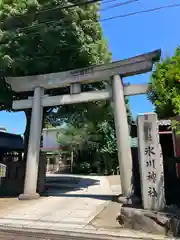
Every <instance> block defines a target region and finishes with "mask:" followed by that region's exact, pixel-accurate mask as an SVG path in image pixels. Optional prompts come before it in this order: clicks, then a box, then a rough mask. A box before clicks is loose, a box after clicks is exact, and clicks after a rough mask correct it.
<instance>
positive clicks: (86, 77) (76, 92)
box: [6, 50, 161, 200]
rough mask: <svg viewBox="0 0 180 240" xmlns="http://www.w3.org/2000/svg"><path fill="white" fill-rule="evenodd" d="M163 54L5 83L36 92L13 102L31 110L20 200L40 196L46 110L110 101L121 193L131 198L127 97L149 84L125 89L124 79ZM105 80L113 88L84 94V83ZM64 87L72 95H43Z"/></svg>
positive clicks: (149, 67)
mask: <svg viewBox="0 0 180 240" xmlns="http://www.w3.org/2000/svg"><path fill="white" fill-rule="evenodd" d="M160 55H161V51H160V50H156V51H154V52H150V53H146V54H143V55H139V56H135V57H132V58H129V59H126V60H121V61H117V62H112V63H109V64H105V65H97V66H91V67H88V68H83V69H76V70H72V71H66V72H59V73H50V74H44V75H37V76H25V77H7V78H6V82H7V83H9V84H10V85H11V87H12V90H13V91H15V92H26V91H34V97H33V98H29V99H25V100H17V101H14V102H13V109H15V110H23V109H28V108H32V116H31V126H30V136H29V146H28V155H27V165H26V175H25V184H24V193H23V194H21V195H20V196H19V199H24V200H30V199H37V198H38V197H39V194H38V193H37V192H36V187H37V175H38V166H39V151H40V137H41V130H42V114H43V111H42V109H43V107H45V106H58V105H64V104H74V103H80V102H88V101H97V100H105V99H111V98H112V99H113V104H114V117H115V128H116V138H117V147H118V159H119V166H120V170H121V174H120V178H121V185H122V193H123V196H125V197H128V196H129V194H130V193H131V189H132V156H131V148H130V142H129V129H128V121H127V113H126V105H125V101H124V96H130V95H137V94H144V93H146V92H147V89H148V85H147V84H140V85H139V84H137V85H129V86H124V85H123V82H122V78H123V77H128V76H132V75H136V74H141V73H146V72H149V71H151V70H152V67H153V64H154V62H155V61H157V60H159V58H160ZM102 80H111V81H112V89H110V90H109V89H108V90H102V91H90V92H81V84H82V83H87V84H88V83H92V82H97V81H102ZM64 86H70V94H66V95H60V96H48V95H44V89H54V88H60V87H64Z"/></svg>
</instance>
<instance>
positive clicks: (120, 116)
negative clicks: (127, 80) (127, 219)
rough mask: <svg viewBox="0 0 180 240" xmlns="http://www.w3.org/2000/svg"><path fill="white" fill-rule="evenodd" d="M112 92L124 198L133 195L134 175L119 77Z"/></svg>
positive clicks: (114, 77) (115, 76)
mask: <svg viewBox="0 0 180 240" xmlns="http://www.w3.org/2000/svg"><path fill="white" fill-rule="evenodd" d="M112 92H113V95H112V98H113V103H114V106H113V107H114V118H115V129H116V140H117V148H118V160H119V168H120V179H121V187H122V194H123V196H126V197H130V195H131V193H132V174H133V173H132V154H131V146H130V141H129V127H128V118H127V112H126V103H125V99H124V88H123V83H122V81H121V78H120V76H119V75H114V76H113V77H112Z"/></svg>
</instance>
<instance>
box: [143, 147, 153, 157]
mask: <svg viewBox="0 0 180 240" xmlns="http://www.w3.org/2000/svg"><path fill="white" fill-rule="evenodd" d="M144 153H145V155H148V156H149V157H150V156H152V155H155V152H154V147H152V146H148V147H146V148H145V151H144Z"/></svg>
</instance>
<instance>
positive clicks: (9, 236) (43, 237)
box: [0, 230, 137, 240]
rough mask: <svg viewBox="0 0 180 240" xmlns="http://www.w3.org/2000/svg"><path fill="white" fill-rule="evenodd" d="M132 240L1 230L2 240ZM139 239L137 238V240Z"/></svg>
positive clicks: (127, 238) (128, 239)
mask: <svg viewBox="0 0 180 240" xmlns="http://www.w3.org/2000/svg"><path fill="white" fill-rule="evenodd" d="M64 239H66V240H117V239H118V240H123V239H124V240H132V239H133V238H129V237H112V236H101V235H96V236H95V235H94V234H92V235H91V234H88V235H86V234H82V235H81V236H80V235H79V236H78V235H77V234H73V233H69V235H67V234H63V233H62V234H51V233H49V234H47V233H35V232H27V231H22V232H21V231H15V230H11V231H9V230H3V231H2V230H0V240H64ZM136 239H137V238H136Z"/></svg>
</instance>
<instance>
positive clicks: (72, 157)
mask: <svg viewBox="0 0 180 240" xmlns="http://www.w3.org/2000/svg"><path fill="white" fill-rule="evenodd" d="M73 162H74V153H73V151H71V173H72V172H73Z"/></svg>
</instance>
